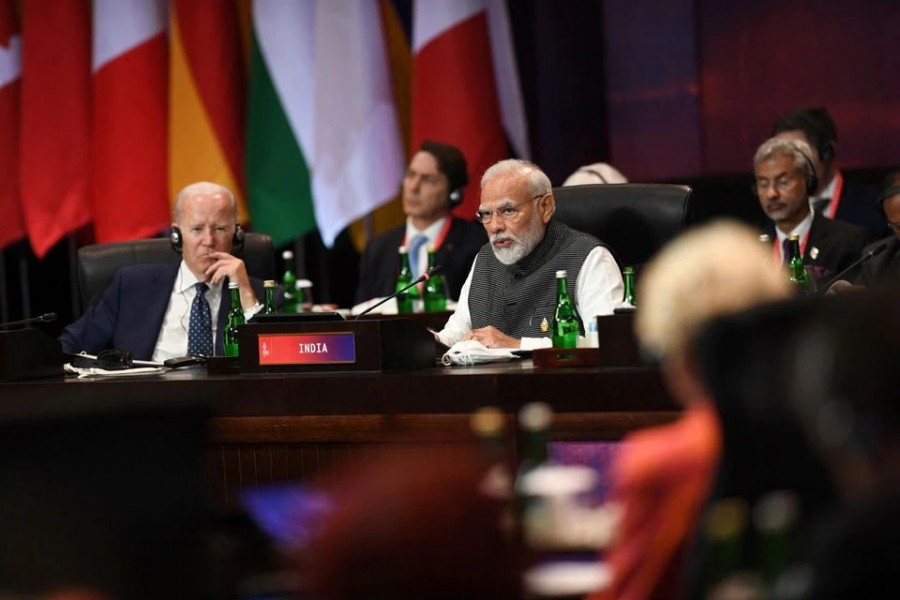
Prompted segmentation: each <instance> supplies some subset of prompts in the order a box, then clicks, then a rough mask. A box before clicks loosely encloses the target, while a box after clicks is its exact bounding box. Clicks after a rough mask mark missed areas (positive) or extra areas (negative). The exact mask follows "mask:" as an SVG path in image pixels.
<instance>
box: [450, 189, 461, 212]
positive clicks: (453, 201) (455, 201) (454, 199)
mask: <svg viewBox="0 0 900 600" xmlns="http://www.w3.org/2000/svg"><path fill="white" fill-rule="evenodd" d="M447 199H448V200H449V201H450V208H453V207H455V206H459V203H460V202H462V199H463V189H462V188H461V187H458V188H456V189H455V190H453V191H452V192H450V195H448V196H447Z"/></svg>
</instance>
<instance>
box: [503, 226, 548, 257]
mask: <svg viewBox="0 0 900 600" xmlns="http://www.w3.org/2000/svg"><path fill="white" fill-rule="evenodd" d="M540 225H541V223H540V220H537V222H536V223H532V227H531V228H529V229H527V230H526V231H525V232H524V233H522V235H521V236H515V235H513V234H511V233H506V232H504V233H497V234H494V235H492V236H491V250H493V251H494V256H496V257H497V260H499V261H500V262H502V263H503V264H504V265H513V264H515V263H517V262H519V261H520V260H522V259H523V258H525V257H526V256H528V255H529V254H531V251H532V250H534V249H535V248H536V247H537V245H538V244H539V243H540V242H541V240H542V239H544V228H543V227H541V226H540ZM501 240H510V241H512V245H511V246H509V247H508V248H498V247H496V246H495V245H494V242H495V241H501Z"/></svg>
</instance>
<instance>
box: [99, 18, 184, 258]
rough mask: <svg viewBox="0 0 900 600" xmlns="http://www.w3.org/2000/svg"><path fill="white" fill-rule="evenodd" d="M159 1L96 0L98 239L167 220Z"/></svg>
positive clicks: (151, 229)
mask: <svg viewBox="0 0 900 600" xmlns="http://www.w3.org/2000/svg"><path fill="white" fill-rule="evenodd" d="M166 20H167V16H166V7H165V2H164V0H95V1H94V56H93V64H94V112H93V140H92V141H93V190H94V193H93V199H94V203H93V211H92V212H93V216H94V235H95V238H96V241H97V242H100V243H105V242H115V241H119V240H129V239H134V238H141V237H148V236H152V235H154V234H156V233H158V232H159V231H160V230H161V229H163V228H164V227H165V226H166V225H168V224H169V222H170V221H171V216H170V212H169V201H168V191H167V190H168V185H167V179H166V126H167V121H166V118H167V117H166V106H167V89H168V85H167V60H168V59H167V52H166V42H167V40H166V32H165V30H166Z"/></svg>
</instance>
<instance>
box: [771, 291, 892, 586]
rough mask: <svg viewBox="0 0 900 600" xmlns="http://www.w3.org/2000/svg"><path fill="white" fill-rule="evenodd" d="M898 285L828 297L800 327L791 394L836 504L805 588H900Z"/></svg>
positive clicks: (792, 368) (815, 553)
mask: <svg viewBox="0 0 900 600" xmlns="http://www.w3.org/2000/svg"><path fill="white" fill-rule="evenodd" d="M898 299H900V288H898V287H897V286H896V285H894V286H886V287H884V288H882V289H879V290H877V291H868V292H864V293H860V294H847V295H844V296H842V297H839V298H832V299H830V300H831V301H830V302H828V303H827V304H825V305H823V308H822V310H819V311H817V313H816V314H815V315H814V318H813V319H810V320H808V322H807V323H806V328H805V330H804V331H801V332H799V333H798V335H797V336H796V343H795V347H794V356H793V360H791V361H790V363H789V367H790V369H791V370H790V373H791V377H790V378H789V379H788V381H789V382H790V383H791V385H789V386H788V389H787V390H786V391H787V396H788V398H789V400H790V401H791V404H792V407H793V408H794V410H795V411H796V412H797V413H798V415H799V419H800V421H801V423H802V424H803V426H804V432H805V433H806V437H807V439H808V440H809V442H810V444H811V446H812V447H813V448H814V449H815V450H816V451H817V452H818V455H819V456H820V457H821V458H822V460H823V463H824V464H825V465H826V466H827V468H828V469H829V471H830V473H831V475H832V478H833V480H834V482H835V485H836V487H837V489H838V491H839V493H840V499H841V507H842V508H843V511H842V513H840V516H839V517H838V518H836V519H833V520H832V522H831V523H830V524H829V526H828V527H827V528H824V529H823V530H820V531H819V534H820V535H819V537H818V539H817V542H818V543H817V544H816V545H815V547H814V552H813V556H812V567H813V568H812V569H811V576H812V583H811V590H810V592H809V595H808V597H809V598H815V599H817V600H820V599H822V600H825V599H827V600H830V599H835V600H836V599H839V598H897V597H900V585H898V579H897V573H898V572H900V553H898V552H897V549H896V545H897V538H898V535H900V469H898V467H897V466H898V464H900V410H898V408H900V406H898V394H897V390H898V389H900V369H897V357H898V356H900V311H898V310H897V302H898Z"/></svg>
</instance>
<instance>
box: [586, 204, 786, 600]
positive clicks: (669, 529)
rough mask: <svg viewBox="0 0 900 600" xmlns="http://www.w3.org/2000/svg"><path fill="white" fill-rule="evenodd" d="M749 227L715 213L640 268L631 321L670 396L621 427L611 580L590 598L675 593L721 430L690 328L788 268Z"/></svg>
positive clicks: (730, 308) (755, 294)
mask: <svg viewBox="0 0 900 600" xmlns="http://www.w3.org/2000/svg"><path fill="white" fill-rule="evenodd" d="M767 258H769V257H768V252H767V251H766V250H764V249H763V248H762V247H760V244H759V241H758V238H757V235H756V234H755V232H754V231H752V230H751V229H749V228H747V227H745V226H743V225H739V224H737V223H734V222H728V221H719V222H714V223H712V224H710V225H706V226H703V227H699V228H697V229H694V230H691V231H688V232H686V233H685V234H683V235H682V236H680V237H679V238H677V239H675V240H674V241H673V242H671V243H670V244H669V245H668V246H666V247H665V248H664V249H663V250H662V251H661V252H660V254H659V255H658V256H657V257H656V258H655V259H654V260H653V261H651V262H650V263H649V265H648V266H647V267H646V268H645V271H644V273H643V275H642V277H641V281H640V286H641V307H640V310H638V312H637V313H636V317H635V318H636V321H635V330H636V334H637V337H638V339H639V341H640V343H641V346H642V348H643V349H645V350H646V351H648V352H649V353H651V354H652V355H654V356H655V357H657V358H658V359H659V361H660V367H661V369H662V374H663V377H664V380H665V384H666V387H667V389H668V390H669V393H670V394H671V395H672V397H673V398H674V399H675V400H676V402H678V403H679V404H681V405H682V406H683V407H684V412H683V413H682V415H681V417H680V418H679V419H678V420H677V421H675V422H674V423H672V424H669V425H663V426H660V427H655V428H651V429H647V430H644V431H638V432H635V433H633V434H631V435H629V436H627V437H626V438H625V440H624V442H623V445H622V449H621V450H620V452H619V454H618V455H617V457H616V458H615V460H614V462H613V465H612V471H611V489H610V496H609V498H610V502H613V503H616V504H618V505H619V506H620V507H621V509H622V510H623V516H622V521H621V523H620V526H619V530H618V531H617V533H616V535H615V539H614V541H613V543H612V545H611V546H610V548H609V549H608V551H607V552H606V554H605V560H606V561H607V564H608V565H609V566H610V568H611V570H612V573H613V582H612V584H611V586H610V587H609V588H608V589H606V590H603V591H602V592H598V593H597V594H594V595H592V596H591V599H592V600H601V599H607V598H609V599H612V598H615V599H624V600H640V599H644V598H679V597H681V596H682V594H683V585H684V581H683V579H684V574H683V570H684V559H685V553H686V550H687V543H688V541H689V540H690V538H691V537H692V534H693V531H694V528H695V526H696V520H697V518H698V516H699V512H700V509H701V507H702V504H703V502H704V501H705V499H706V497H707V495H708V493H709V491H710V489H711V485H712V480H713V477H714V474H715V469H716V466H717V463H718V459H719V455H720V451H721V434H720V429H719V425H718V421H717V416H716V412H715V409H714V405H713V402H712V399H711V398H710V395H709V391H708V389H707V387H706V384H705V383H704V381H703V379H702V378H701V376H700V370H699V366H698V364H697V362H696V356H695V347H694V342H695V337H696V335H697V333H698V331H699V330H700V329H701V327H702V326H703V325H704V324H705V323H707V322H708V321H709V320H711V319H713V318H715V317H717V316H720V315H724V314H729V313H734V312H737V311H741V310H744V309H746V308H749V307H751V306H753V305H756V304H760V303H764V302H768V301H774V300H777V299H781V298H786V297H788V296H789V295H790V294H791V289H790V287H789V284H788V281H787V278H786V277H785V276H784V274H783V273H782V272H781V271H780V270H779V269H777V268H775V267H773V266H772V265H771V262H770V261H768V260H767Z"/></svg>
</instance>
